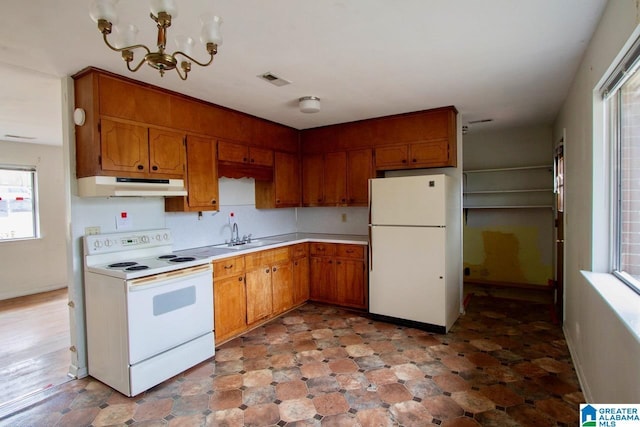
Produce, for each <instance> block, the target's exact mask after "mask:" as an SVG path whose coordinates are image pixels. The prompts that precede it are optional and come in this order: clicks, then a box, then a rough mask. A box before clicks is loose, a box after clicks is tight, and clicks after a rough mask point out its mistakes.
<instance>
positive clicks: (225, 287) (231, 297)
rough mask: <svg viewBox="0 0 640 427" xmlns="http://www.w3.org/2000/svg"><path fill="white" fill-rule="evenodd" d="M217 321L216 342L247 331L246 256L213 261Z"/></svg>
mask: <svg viewBox="0 0 640 427" xmlns="http://www.w3.org/2000/svg"><path fill="white" fill-rule="evenodd" d="M213 318H214V330H215V336H216V341H225V340H227V339H229V338H231V337H233V336H235V335H238V334H240V333H242V332H244V331H246V329H247V294H246V289H245V283H244V257H234V258H227V259H224V260H221V261H214V262H213Z"/></svg>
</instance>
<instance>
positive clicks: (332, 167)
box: [324, 151, 347, 206]
mask: <svg viewBox="0 0 640 427" xmlns="http://www.w3.org/2000/svg"><path fill="white" fill-rule="evenodd" d="M324 204H325V205H329V206H335V205H345V204H347V153H346V152H344V151H339V152H334V153H327V154H325V156H324Z"/></svg>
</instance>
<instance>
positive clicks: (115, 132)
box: [100, 118, 185, 178]
mask: <svg viewBox="0 0 640 427" xmlns="http://www.w3.org/2000/svg"><path fill="white" fill-rule="evenodd" d="M100 147H101V149H100V151H101V156H100V157H101V166H102V168H101V169H102V170H103V171H109V172H114V173H118V174H119V173H120V172H124V173H126V175H130V176H144V177H170V178H171V177H174V178H182V177H183V175H184V169H185V167H184V164H185V163H184V162H185V160H184V157H185V155H184V153H185V149H184V134H183V133H181V132H174V131H170V130H165V129H156V128H150V127H147V126H144V125H138V124H132V123H129V122H121V121H118V120H112V119H107V118H102V120H101V122H100Z"/></svg>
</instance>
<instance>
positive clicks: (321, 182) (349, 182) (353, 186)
mask: <svg viewBox="0 0 640 427" xmlns="http://www.w3.org/2000/svg"><path fill="white" fill-rule="evenodd" d="M369 178H373V162H372V150H371V149H370V148H364V149H360V150H350V151H336V152H331V153H324V154H322V153H313V154H305V155H304V156H303V158H302V188H303V204H304V206H366V204H367V200H368V180H369Z"/></svg>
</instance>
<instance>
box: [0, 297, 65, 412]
mask: <svg viewBox="0 0 640 427" xmlns="http://www.w3.org/2000/svg"><path fill="white" fill-rule="evenodd" d="M67 301H68V298H67V289H60V290H56V291H51V292H44V293H41V294H36V295H29V296H25V297H20V298H12V299H9V300H4V301H0V360H1V361H2V363H1V364H0V406H2V405H4V404H7V403H8V402H11V401H14V400H16V399H18V398H20V397H22V396H25V395H28V394H30V393H33V392H36V391H40V390H43V389H45V388H48V387H51V386H53V385H58V384H61V383H63V382H65V381H67V380H68V379H69V378H68V376H67V372H68V370H69V364H70V353H69V345H70V344H69V342H70V336H69V312H68V309H67Z"/></svg>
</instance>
